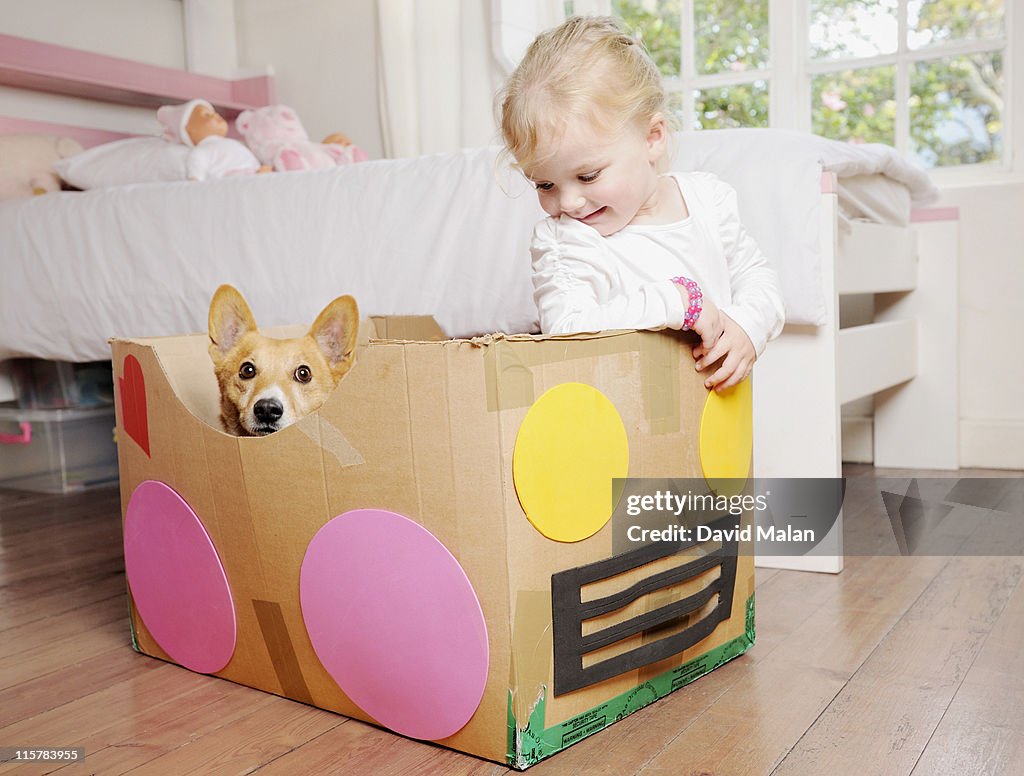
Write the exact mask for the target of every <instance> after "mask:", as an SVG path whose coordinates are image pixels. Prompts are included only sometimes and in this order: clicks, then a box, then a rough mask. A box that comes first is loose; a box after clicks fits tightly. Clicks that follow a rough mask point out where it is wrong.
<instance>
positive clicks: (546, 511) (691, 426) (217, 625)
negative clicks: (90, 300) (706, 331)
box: [112, 319, 754, 769]
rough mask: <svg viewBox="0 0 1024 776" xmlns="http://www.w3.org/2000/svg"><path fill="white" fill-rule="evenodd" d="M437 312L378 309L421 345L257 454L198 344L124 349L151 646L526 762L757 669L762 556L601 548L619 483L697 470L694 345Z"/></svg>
mask: <svg viewBox="0 0 1024 776" xmlns="http://www.w3.org/2000/svg"><path fill="white" fill-rule="evenodd" d="M429 323H432V322H428V323H427V329H428V330H429V334H428V335H427V336H426V337H424V338H423V340H422V341H419V340H417V339H416V337H419V336H420V335H421V333H422V331H423V325H424V322H423V321H416V320H412V321H410V320H408V319H403V320H395V319H386V320H378V321H375V323H374V327H375V329H376V331H378V332H381V333H382V334H384V333H386V334H387V335H388V336H390V337H402V338H405V339H400V340H399V339H389V340H383V339H368V341H366V342H364V343H362V344H361V345H360V348H359V352H358V355H357V361H356V366H355V367H354V369H353V370H352V371H351V372H350V373H349V375H348V376H347V377H346V379H345V380H344V382H343V383H342V384H341V385H340V386H339V388H338V389H337V390H336V391H335V393H334V394H333V395H332V397H331V398H330V399H329V400H328V401H327V403H326V404H325V405H324V406H323V408H322V409H321V410H320V411H319V412H318V413H315V414H314V415H311V416H309V417H307V418H305V419H303V420H301V421H299V422H298V423H297V424H295V425H293V426H290V427H288V428H286V429H284V430H282V431H280V432H278V433H276V434H273V435H270V436H268V437H262V438H241V439H239V438H234V437H229V436H227V435H226V434H224V433H222V432H221V431H220V430H219V429H218V428H217V420H216V419H217V414H218V398H217V389H216V385H215V382H214V379H213V374H212V367H211V365H210V362H209V357H208V355H207V352H206V348H207V340H206V337H205V336H201V335H197V336H188V337H170V338H160V339H140V340H115V341H113V343H112V347H113V360H114V370H115V376H116V378H117V383H118V388H119V390H118V391H117V393H118V398H117V418H118V438H119V440H120V444H119V448H120V471H121V489H122V499H123V504H124V513H125V544H126V556H127V557H126V565H127V568H128V576H129V585H130V588H131V593H132V608H131V621H132V632H133V638H134V643H135V647H136V649H138V650H139V651H141V652H143V653H145V654H148V655H152V656H154V657H158V658H161V659H164V660H170V661H172V662H177V663H181V664H182V665H185V666H187V667H189V668H192V669H193V670H199V671H202V672H205V673H212V674H215V675H217V676H220V677H223V678H225V679H230V680H232V681H235V682H240V683H242V684H245V685H249V686H252V687H256V688H259V689H262V690H265V691H268V692H272V693H276V694H279V695H284V696H286V697H289V698H293V699H295V700H299V701H302V702H305V703H311V704H314V705H316V706H319V707H322V708H324V709H329V710H332V711H336V712H339V713H341V714H345V715H347V716H350V717H354V718H357V719H361V720H366V721H369V722H372V723H375V724H380V725H382V726H384V727H388V728H391V729H393V730H396V731H397V732H399V733H402V734H405V735H409V736H412V737H416V738H423V739H429V740H435V741H437V743H440V744H442V745H444V746H447V747H451V748H453V749H458V750H461V751H464V752H469V753H471V754H474V755H478V756H480V757H484V758H487V759H490V760H495V761H498V762H502V763H506V764H508V765H510V766H513V767H516V768H520V769H522V768H527V767H529V766H530V765H532V764H534V763H536V762H538V761H540V760H541V759H543V758H545V757H547V756H549V755H551V754H554V753H555V752H558V751H559V750H561V749H563V748H565V747H566V746H569V745H570V744H572V743H575V742H576V741H578V740H581V739H582V738H584V737H586V736H588V735H591V734H592V733H595V732H597V731H599V730H601V729H603V728H604V727H606V726H607V725H610V724H612V723H613V722H615V721H616V720H618V719H621V718H622V717H624V716H626V715H627V714H630V713H632V712H633V711H636V710H637V709H639V708H641V707H643V706H645V705H647V704H648V703H651V702H653V701H654V700H656V699H657V698H660V697H662V696H664V695H666V694H667V693H669V692H671V691H673V690H675V689H677V688H678V687H680V686H683V685H685V684H687V683H688V682H690V681H693V680H694V679H697V678H698V677H700V676H702V675H703V674H705V673H707V672H708V671H710V670H712V669H713V668H715V667H717V666H718V665H720V664H721V663H724V662H725V661H727V660H729V659H731V658H733V657H736V656H737V655H739V654H742V653H743V652H744V651H745V650H746V649H747V648H748V647H749V646H750V645H751V644H752V643H753V639H754V629H753V592H754V570H753V558H752V556H751V553H750V552H749V551H743V552H740V553H738V554H733V555H732V557H731V559H730V558H729V557H728V556H727V555H725V556H709V555H708V554H707V549H706V548H702V547H689V548H685V549H683V551H682V552H679V553H677V554H666V552H665V551H663V550H662V549H661V547H660V546H654V545H651V546H648V547H646V548H639V549H637V550H636V551H632V550H631V551H629V552H627V553H624V554H620V555H618V556H616V557H614V558H613V556H612V525H611V523H610V522H605V519H606V518H607V517H608V515H610V513H611V507H612V503H613V496H612V487H613V485H612V482H611V478H610V476H608V475H611V474H616V475H617V476H626V474H627V473H628V476H629V477H701V476H703V474H702V471H703V469H702V464H701V451H700V441H699V440H700V437H701V419H702V415H703V413H704V412H705V407H706V405H707V404H708V402H709V393H708V392H707V391H706V390H705V389H704V387H703V385H702V378H701V377H700V376H699V375H697V374H696V373H695V370H694V367H693V359H692V357H691V355H690V346H691V344H692V343H691V341H689V340H687V339H685V337H684V336H683V335H680V334H678V333H674V332H657V333H654V332H605V333H602V334H597V335H579V336H574V337H554V338H536V337H529V336H510V337H506V336H501V335H495V336H493V337H487V338H479V339H475V340H447V341H429V340H430V339H432V338H434V337H436V336H438V335H439V331H438V330H437V329H436V326H434V327H431V326H430V325H429ZM365 328H369V324H368V323H367V324H364V329H365ZM274 333H277V334H279V335H284V334H285V333H286V332H285V331H279V332H274ZM296 333H298V330H296ZM710 397H711V400H712V401H713V400H715V395H714V394H711V395H710ZM725 407H726V410H727V414H728V412H732V413H733V414H734V415H735V416H736V417H737V418H738V419H739V420H738V422H739V423H740V425H741V426H742V425H743V424H746V426H749V412H750V407H749V391H748V392H747V399H746V400H737V401H736V402H733V403H732V404H726V405H725ZM719 409H721V408H719ZM574 424H575V425H574ZM707 431H708V429H705V432H706V433H707ZM711 431H714V429H711ZM709 438H711V439H712V440H713V439H714V438H716V437H715V434H711V435H710V437H709ZM603 440H608V442H607V445H606V444H605V442H604V441H603ZM606 447H607V449H605V448H606ZM734 448H735V446H733V447H732V448H729V451H727V453H726V454H727V455H732V456H740V457H741V458H742V457H743V456H746V462H747V463H744V464H743V466H747V465H748V463H749V456H750V451H749V448H747V447H744V445H742V444H741V445H740V449H739V451H738V452H736V450H735V449H734ZM705 457H706V456H705ZM705 466H707V461H705ZM743 466H741V467H740V468H743ZM563 467H564V469H563ZM595 472H596V473H597V475H599V476H598V479H597V480H594V479H593V478H594V476H597V475H595ZM588 478H589V479H588ZM154 483H158V484H154ZM545 489H547V490H545ZM524 503H525V504H527V505H528V511H529V512H530V514H529V517H528V516H527V514H526V512H524V506H523V504H524ZM578 504H584V505H585V510H586V512H585V513H581V514H578V515H576V516H575V517H570V518H565V519H563V517H564V516H563V515H562V513H561V512H559V511H558V510H561V509H564V510H568V511H572V510H573V509H576V506H575V505H578ZM552 505H554V507H555V509H554V511H552ZM339 516H342V517H339ZM538 526H540V528H538ZM424 529H425V530H424ZM542 530H544V531H545V532H547V533H548V534H557V533H558V532H559V531H560V530H568V531H569V533H570V534H571V533H572V532H573V531H582V532H583V533H586V532H588V531H592V530H596V533H593V534H592V535H590V536H588V537H587V538H582V539H579V538H578V537H570V538H576V539H577V540H575V541H559V540H555V539H552V538H548V536H546V535H545V533H542ZM189 537H191V538H189ZM562 538H565V537H562ZM747 550H749V548H747ZM660 556H666V557H660ZM631 566H638V567H637V568H630V567H631ZM460 574H461V576H460ZM553 591H554V592H553ZM161 596H163V597H161ZM553 596H554V598H553ZM476 602H478V605H476ZM666 645H668V648H669V649H672V648H673V645H676V646H678V645H682V646H681V647H680V648H679V649H676V650H675V651H674V652H672V654H669V655H665V654H663V653H664V650H665V649H666ZM343 688H344V689H343Z"/></svg>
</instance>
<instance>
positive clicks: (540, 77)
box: [496, 16, 674, 169]
mask: <svg viewBox="0 0 1024 776" xmlns="http://www.w3.org/2000/svg"><path fill="white" fill-rule="evenodd" d="M496 102H497V103H498V104H499V105H500V118H499V124H500V125H501V134H502V139H503V140H504V142H505V151H506V156H508V155H511V156H512V157H513V158H514V163H513V166H515V167H518V168H519V169H523V168H524V167H525V168H528V167H531V166H533V165H535V164H538V163H542V162H543V161H544V156H545V154H544V152H543V151H542V149H541V145H542V144H543V143H545V142H550V139H551V138H556V137H558V136H559V135H560V134H561V133H562V132H563V131H564V130H565V127H566V124H567V123H568V121H570V120H572V119H585V120H587V121H589V122H591V126H592V127H594V128H595V129H598V130H601V131H605V132H609V133H612V134H617V133H619V132H621V131H622V130H623V129H624V128H625V127H626V126H627V125H629V124H634V123H635V124H637V125H638V126H642V127H643V128H644V129H645V130H646V128H647V125H648V123H649V122H650V120H651V119H652V118H653V117H654V116H655V115H656V114H658V113H661V114H663V115H664V117H665V119H666V121H667V122H668V123H669V125H670V126H673V125H674V122H673V121H672V119H673V117H672V116H671V114H670V113H669V112H668V111H667V110H666V97H665V89H664V87H663V86H662V83H661V73H660V71H659V70H658V67H657V65H655V64H654V61H653V60H652V59H651V56H650V54H648V52H647V50H646V49H645V48H644V47H643V45H642V44H641V43H640V42H639V41H638V40H636V39H635V38H633V37H632V36H630V35H629V33H628V32H627V31H626V30H625V28H624V27H623V26H622V24H621V23H620V22H619V20H617V19H615V18H613V17H610V16H574V17H572V18H570V19H568V20H567V21H565V22H564V23H563V24H561V25H560V26H558V27H555V28H554V29H551V30H548V31H547V32H544V33H541V34H540V35H539V36H537V38H536V40H534V41H533V43H531V44H530V47H529V49H527V51H526V55H525V56H524V57H523V60H522V62H520V63H519V66H518V67H516V69H515V70H514V71H513V73H512V75H511V76H509V79H508V82H507V83H506V84H505V88H504V89H503V90H502V91H501V92H500V93H499V94H498V96H497V99H496Z"/></svg>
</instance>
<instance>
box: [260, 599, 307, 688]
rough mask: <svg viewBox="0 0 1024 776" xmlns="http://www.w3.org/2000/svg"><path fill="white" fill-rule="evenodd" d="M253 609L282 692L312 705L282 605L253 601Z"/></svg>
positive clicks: (272, 602)
mask: <svg viewBox="0 0 1024 776" xmlns="http://www.w3.org/2000/svg"><path fill="white" fill-rule="evenodd" d="M252 608H253V609H254V610H255V611H256V619H257V620H258V621H259V624H260V631H261V632H262V634H263V643H264V644H266V646H267V652H268V653H269V654H270V662H271V663H272V664H273V666H274V673H276V674H277V681H278V682H280V683H281V691H282V693H283V694H284V695H286V696H288V697H289V698H292V699H294V700H297V701H300V702H302V703H307V704H309V705H313V696H312V694H311V693H310V692H309V687H308V686H307V685H306V680H305V679H304V678H303V676H302V669H301V668H300V667H299V659H298V657H297V656H296V654H295V647H294V646H292V640H291V639H290V638H289V636H288V625H287V624H286V623H285V621H284V614H283V613H282V612H281V605H280V604H278V603H276V602H274V601H258V600H255V599H254V600H253V602H252Z"/></svg>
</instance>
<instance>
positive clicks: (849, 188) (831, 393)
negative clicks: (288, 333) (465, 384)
mask: <svg viewBox="0 0 1024 776" xmlns="http://www.w3.org/2000/svg"><path fill="white" fill-rule="evenodd" d="M50 48H55V47H50ZM88 56H90V57H91V56H95V55H88ZM4 72H5V70H4V68H3V67H2V63H0V83H2V82H3V73H4ZM89 72H90V71H89V69H88V68H82V67H79V68H77V69H76V75H75V77H74V78H68V77H67V76H66V75H62V76H60V77H59V78H58V79H57V80H58V82H59V83H60V84H62V85H63V86H62V88H64V89H65V90H66V92H68V93H70V92H74V91H75V90H76V89H84V88H85V87H84V86H83V85H82V84H81V83H79V82H80V81H83V80H84V81H85V82H86V85H88V82H89V81H90V78H91V77H90V75H89ZM83 73H84V75H83ZM76 79H77V80H76ZM53 80H54V79H53V77H52V76H51V77H50V81H49V82H47V83H50V84H51V86H52V83H53ZM154 83H156V81H154ZM161 83H166V79H164V80H163V81H161ZM29 85H30V86H32V87H33V88H39V87H38V82H37V81H33V82H31V83H30V84H29ZM182 88H183V89H190V90H192V91H190V93H189V94H187V95H185V94H179V93H173V94H168V91H167V89H166V88H161V89H160V90H159V91H155V92H151V91H149V90H147V88H146V87H145V86H136V87H135V89H134V93H126V92H125V90H123V89H115V88H113V87H109V88H108V89H107V90H106V91H104V90H102V89H101V90H99V93H98V98H99V99H108V100H110V99H115V98H116V99H117V100H119V101H122V102H133V103H134V104H141V105H152V104H154V102H161V101H163V102H174V101H175V100H182V99H186V98H187V97H195V96H206V93H205V92H203V91H202V84H199V83H198V82H193V83H191V84H188V85H186V86H184V87H182ZM83 93H86V92H83ZM88 93H89V94H90V96H92V97H94V98H95V97H96V96H97V94H96V92H95V90H92V89H91V88H90V90H89V92H88ZM133 95H134V96H133ZM270 99H272V90H269V91H265V92H264V94H263V96H262V98H259V97H257V98H255V99H250V100H249V102H248V103H247V104H249V105H258V104H263V103H265V102H267V101H268V100H270ZM212 101H214V102H215V104H217V101H216V100H212ZM220 104H221V105H222V106H226V108H227V110H229V111H230V110H235V111H237V110H238V109H239V107H240V106H239V104H238V103H237V102H236V103H231V102H230V101H229V100H226V99H224V98H223V96H221V98H220ZM222 110H223V108H222ZM11 127H15V128H19V127H20V128H22V129H23V128H24V123H21V124H19V123H18V122H16V121H10V120H8V121H7V122H6V123H5V122H4V121H3V120H0V133H2V132H3V131H5V129H6V131H10V128H11ZM53 129H61V130H62V131H65V132H68V133H72V134H75V133H77V137H78V138H79V139H80V140H81V142H82V143H83V145H93V144H95V143H96V142H99V141H101V140H102V139H103V138H96V137H91V138H90V137H89V136H88V135H87V134H81V133H78V130H77V129H75V128H73V127H69V126H63V127H54V128H53ZM496 154H497V149H495V148H475V149H466V150H463V151H459V152H454V153H450V154H437V155H433V156H428V157H419V158H411V159H397V160H379V161H371V162H364V163H361V164H356V165H352V166H349V167H342V168H336V169H331V170H321V171H316V172H303V173H281V174H273V175H263V176H256V177H249V178H230V179H224V180H219V181H212V182H204V183H194V182H184V181H182V182H171V183H146V184H135V185H127V186H118V187H112V188H106V189H96V190H91V191H86V192H60V193H53V194H47V195H45V196H42V197H34V198H31V199H27V200H21V201H16V202H8V203H0V234H2V235H3V242H4V251H3V255H2V258H0V261H2V264H3V267H2V277H3V282H2V284H0V361H3V360H5V359H9V358H14V357H19V356H29V357H38V358H46V359H56V360H66V361H91V360H95V359H104V358H109V350H108V345H107V341H108V339H110V338H111V337H139V336H160V335H169V334H178V333H182V332H195V331H203V330H205V324H206V313H207V305H208V303H209V298H210V295H211V293H212V291H213V289H215V288H216V286H217V285H219V284H220V283H223V282H231V283H233V284H235V285H237V286H238V287H239V288H240V289H241V290H242V291H243V293H245V295H246V296H247V298H248V299H249V302H250V304H251V306H252V307H253V309H254V311H255V313H256V316H257V320H258V321H259V322H260V324H261V325H264V326H273V325H279V324H289V323H294V322H296V321H304V320H307V319H310V317H311V316H312V315H314V314H315V313H316V311H317V310H319V309H320V308H321V307H322V306H323V304H325V303H326V302H327V301H329V299H330V298H332V297H333V296H336V295H338V294H340V293H352V294H354V295H355V296H356V297H357V298H358V299H359V301H360V305H361V307H362V312H363V314H364V315H386V314H428V315H433V316H434V317H435V318H437V320H438V323H439V324H440V325H441V327H442V328H443V329H444V330H445V331H446V332H447V333H448V334H449V336H452V337H472V336H476V335H484V334H487V333H489V332H493V331H506V332H523V331H532V330H535V327H536V311H535V308H534V306H533V302H532V288H531V284H530V276H529V253H528V247H527V246H528V240H529V235H530V233H531V229H532V226H533V224H534V223H535V222H536V221H537V220H538V219H539V218H540V217H542V216H543V213H542V212H541V211H540V209H539V206H538V204H537V202H536V197H535V196H534V194H533V193H532V191H531V190H530V189H529V188H528V186H527V185H526V184H525V181H523V180H522V178H521V177H520V176H518V175H517V174H514V173H512V172H510V171H508V170H506V169H504V168H502V167H501V166H500V165H498V164H497V163H496ZM672 167H673V168H674V169H680V170H689V169H704V170H709V171H711V172H715V173H716V174H718V175H719V176H720V177H722V178H723V179H725V180H727V181H728V182H730V183H731V184H732V185H733V186H735V187H736V188H737V191H738V194H739V199H740V209H741V214H742V215H743V217H744V220H745V222H746V223H747V226H748V228H749V229H750V230H751V232H752V233H753V234H754V236H755V237H756V238H757V239H758V241H759V242H760V243H761V245H762V249H763V250H764V251H765V253H766V255H768V256H770V257H772V258H773V259H774V260H775V261H776V265H777V268H778V269H779V271H780V276H781V278H782V281H783V290H784V294H785V301H786V305H787V326H786V329H785V331H784V333H783V335H782V336H781V337H780V338H779V339H778V340H777V341H776V342H774V343H772V344H771V345H770V347H769V349H768V351H767V352H766V354H765V355H764V357H763V358H762V359H761V360H760V361H759V363H758V366H757V369H756V372H755V381H756V384H757V390H756V391H755V413H754V415H755V449H754V465H755V473H756V475H757V476H759V477H838V476H840V471H841V468H840V467H841V454H840V407H841V406H842V404H844V403H846V402H848V401H852V400H854V399H857V398H859V397H864V396H874V397H875V415H874V418H875V419H874V449H875V462H876V464H877V465H879V466H904V467H915V468H930V469H935V468H956V466H957V418H958V409H957V392H956V388H957V359H956V352H957V347H956V330H957V326H956V310H957V299H956V277H957V248H956V246H957V231H956V229H957V222H956V213H955V211H954V210H949V209H934V208H933V209H930V210H913V206H914V204H915V203H922V202H925V201H927V200H928V199H929V198H930V197H932V196H933V195H934V190H933V189H932V188H931V185H930V183H928V181H927V178H926V177H925V176H924V175H923V174H921V173H920V172H918V171H916V170H914V169H913V168H912V167H910V166H909V165H907V164H906V163H905V162H903V161H902V160H901V159H900V158H899V157H898V156H897V155H896V154H895V153H894V152H892V151H891V149H885V148H884V147H878V148H856V147H850V146H845V145H843V144H839V143H833V142H831V141H825V140H822V139H820V138H813V137H812V136H808V135H804V134H799V133H789V132H780V131H774V130H725V131H720V132H702V133H694V134H692V135H681V136H679V137H678V143H677V150H676V154H675V158H674V160H673V163H672ZM783 205H784V206H783ZM865 293H872V294H878V296H876V305H875V307H876V320H875V321H873V322H872V323H870V324H867V325H864V326H858V327H854V328H848V329H841V328H840V326H839V297H840V296H842V295H847V294H865ZM837 529H838V524H837ZM820 550H821V553H820V554H819V555H816V556H814V557H803V558H769V559H765V562H769V563H772V564H773V565H784V566H786V567H793V568H808V569H815V570H822V571H838V570H839V569H840V568H841V567H842V547H841V539H840V531H839V530H836V531H835V532H834V533H833V534H832V535H830V536H829V537H828V538H827V539H826V540H825V541H824V542H823V543H822V545H821V547H820Z"/></svg>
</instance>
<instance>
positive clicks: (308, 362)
mask: <svg viewBox="0 0 1024 776" xmlns="http://www.w3.org/2000/svg"><path fill="white" fill-rule="evenodd" d="M209 327H210V358H212V359H213V368H214V372H215V373H216V375H217V384H218V385H219V386H220V420H221V424H222V425H223V427H224V430H225V431H227V432H228V433H229V434H235V435H237V436H261V435H264V434H270V433H273V432H274V431H279V430H280V429H282V428H284V427H285V426H288V425H291V424H292V423H294V422H295V421H297V420H299V419H300V418H302V417H305V416H306V415H308V414H309V413H310V412H313V411H314V410H316V409H317V408H319V407H320V405H321V404H323V403H324V401H325V400H326V399H327V397H328V396H329V395H330V393H331V391H333V390H334V388H335V386H336V385H337V384H338V383H339V382H340V381H341V379H342V378H343V377H344V376H345V374H346V373H347V372H348V370H349V369H351V368H352V363H353V360H354V356H355V347H356V335H357V333H358V329H359V308H358V306H357V305H356V301H355V299H353V298H352V297H351V296H340V297H338V298H337V299H335V300H334V301H333V302H331V303H330V304H329V305H327V307H325V308H324V309H323V311H322V312H321V313H320V315H319V316H317V319H316V321H315V322H314V323H313V326H312V327H311V328H310V330H309V332H307V333H306V335H305V336H303V337H296V338H294V339H275V338H273V337H266V336H264V335H262V334H260V333H259V332H258V331H257V330H256V321H255V319H254V318H253V315H252V312H251V311H250V310H249V305H248V304H246V302H245V299H243V298H242V295H241V294H240V293H239V292H238V290H237V289H235V288H234V287H233V286H228V285H224V286H221V287H220V288H218V289H217V292H216V293H215V294H214V295H213V300H212V301H211V302H210V317H209Z"/></svg>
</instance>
